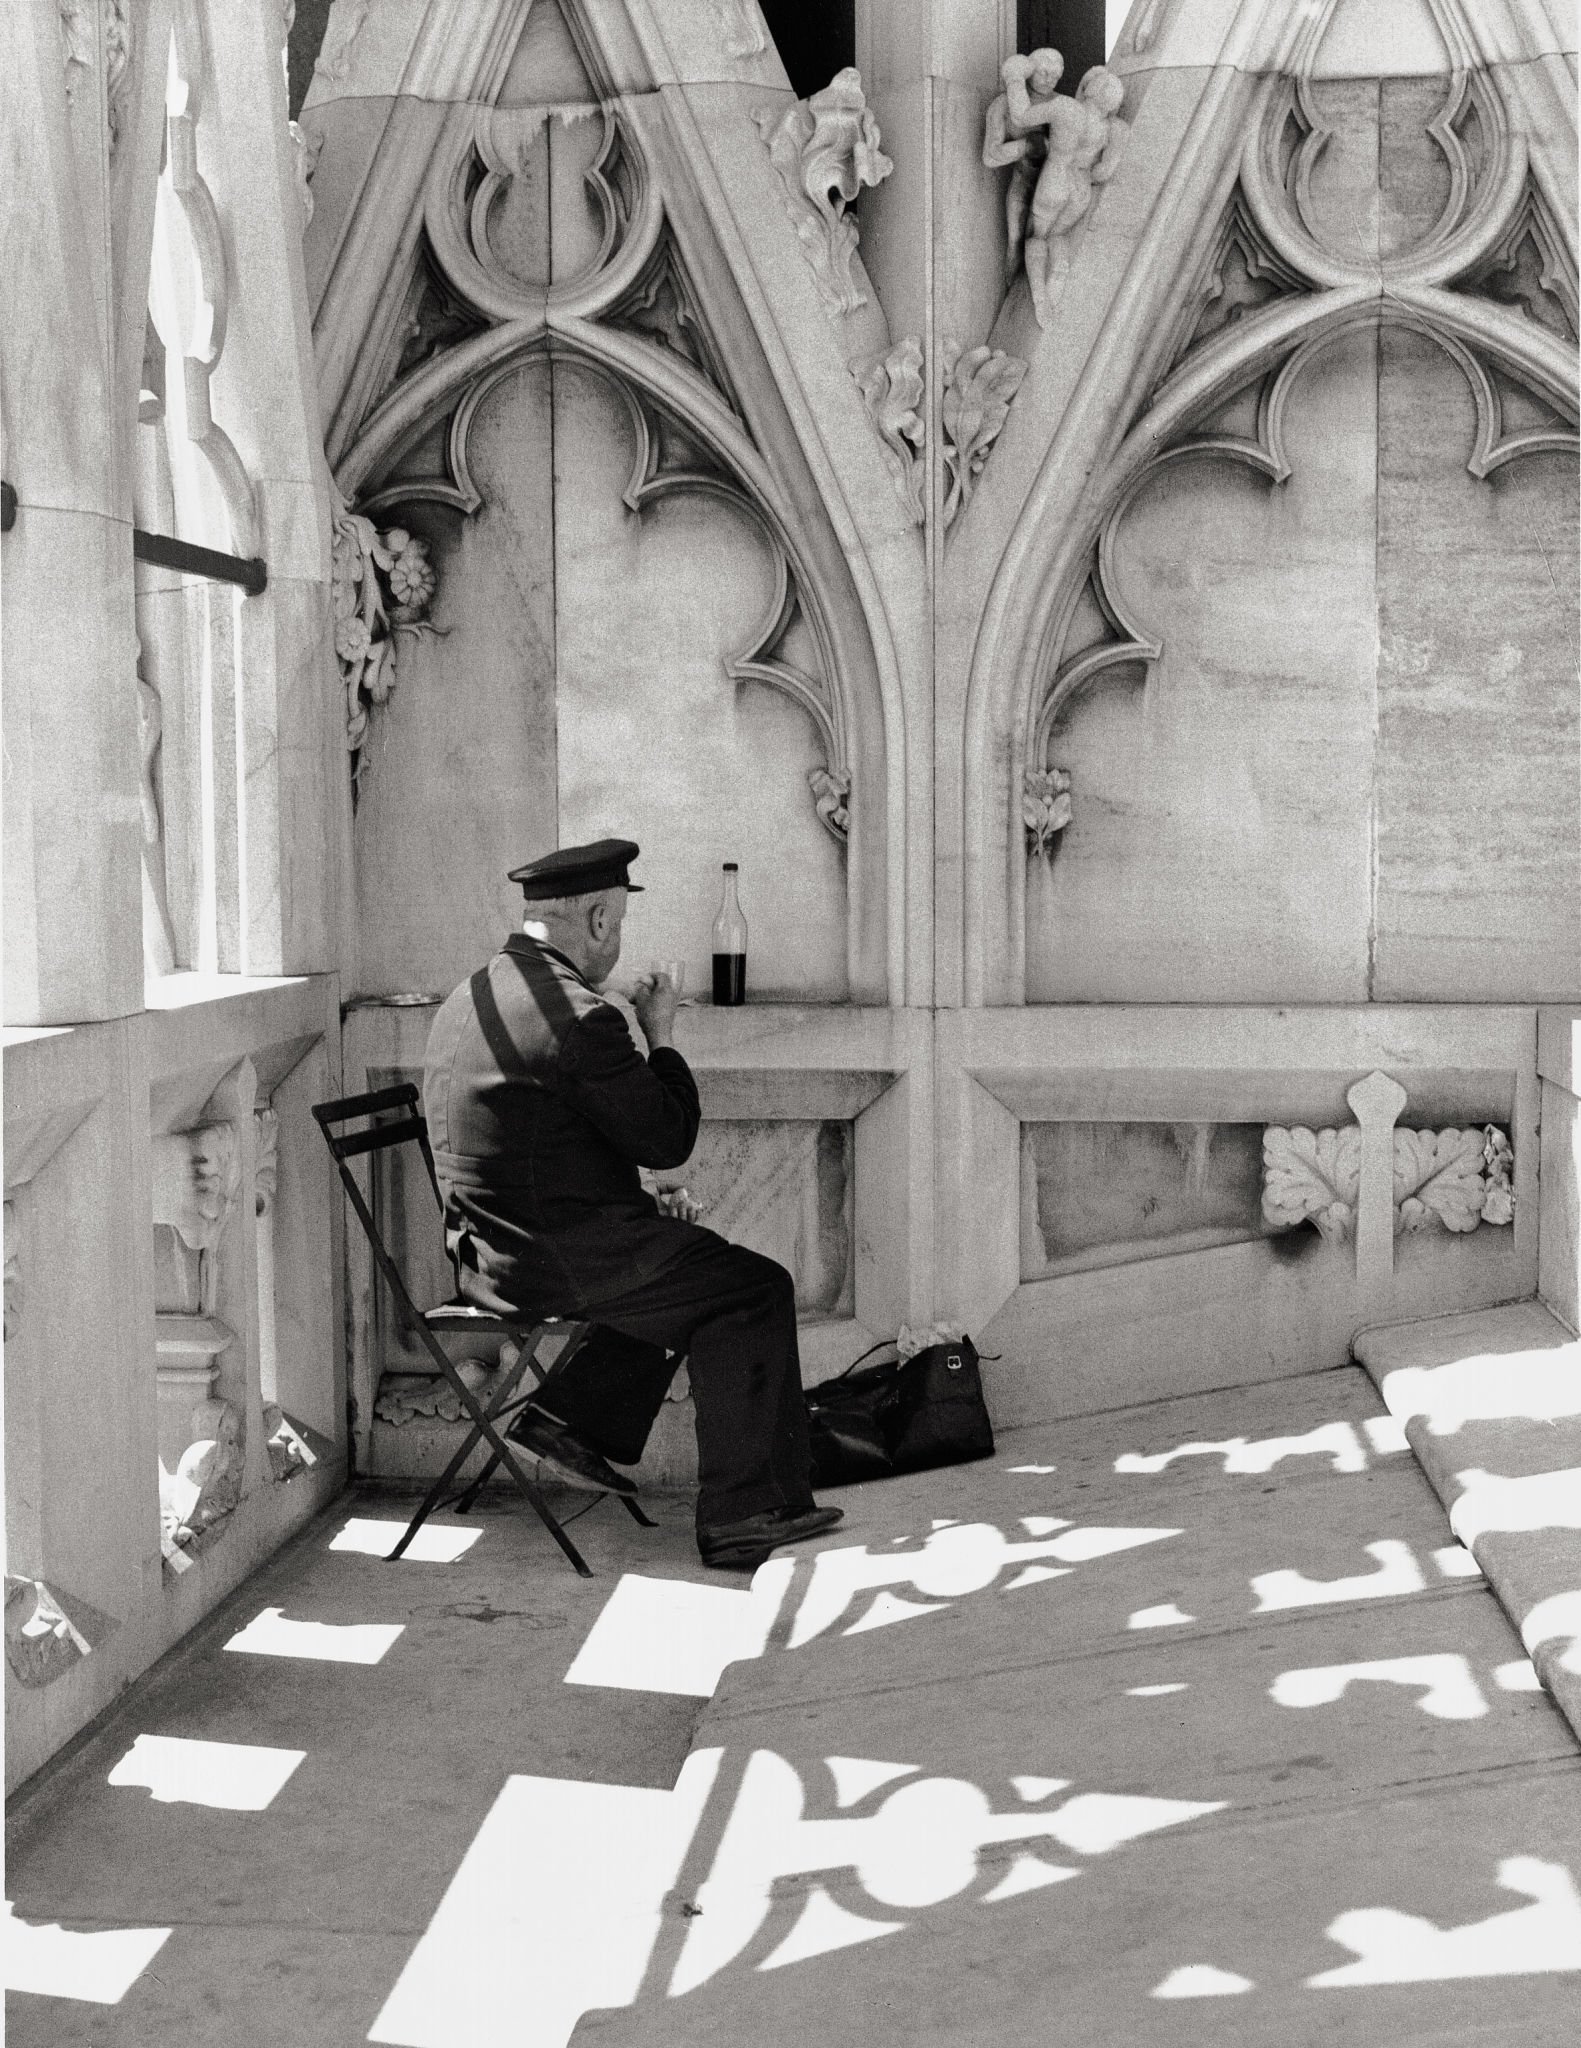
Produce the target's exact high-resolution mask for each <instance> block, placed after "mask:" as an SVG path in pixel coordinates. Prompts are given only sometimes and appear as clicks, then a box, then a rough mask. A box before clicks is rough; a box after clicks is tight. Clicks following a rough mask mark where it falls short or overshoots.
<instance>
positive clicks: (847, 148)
mask: <svg viewBox="0 0 1581 2048" xmlns="http://www.w3.org/2000/svg"><path fill="white" fill-rule="evenodd" d="M752 118H753V120H754V121H755V122H756V123H757V129H758V133H759V134H760V135H761V136H762V138H763V140H764V143H765V144H766V145H767V148H768V152H769V157H770V159H771V161H772V162H773V165H774V168H775V169H776V170H777V171H778V172H779V174H780V178H781V180H782V182H783V184H784V186H785V210H786V212H787V213H788V214H789V215H790V218H791V223H792V225H793V226H794V228H795V230H796V238H797V240H798V241H799V242H800V243H801V246H802V253H803V254H804V255H805V256H806V258H807V261H808V263H809V264H810V265H811V267H812V273H813V277H814V279H815V281H816V283H817V286H818V292H819V296H820V297H821V298H822V300H823V302H824V304H825V305H826V306H827V307H828V308H829V309H830V311H831V312H835V313H854V312H855V311H856V310H857V308H858V307H859V306H865V305H866V304H867V294H866V292H864V291H863V290H862V288H861V287H860V285H858V283H857V282H856V279H855V277H854V275H853V273H852V268H851V266H852V263H853V261H854V259H855V256H856V249H857V241H858V234H857V225H856V222H855V221H854V220H853V219H852V218H851V217H850V215H849V214H848V213H847V211H846V209H847V207H848V206H850V205H851V203H852V201H853V200H854V199H855V198H856V196H857V194H858V193H859V192H860V191H861V189H862V187H863V186H864V185H880V184H882V183H883V181H884V179H885V178H887V177H888V176H889V174H890V172H891V171H892V170H893V169H894V168H895V166H894V164H893V162H892V161H891V160H890V158H889V157H887V156H885V154H884V152H883V150H882V148H881V147H880V139H881V138H880V136H879V130H878V122H877V120H876V119H875V118H874V116H873V114H872V113H871V111H870V110H869V108H868V104H867V101H866V98H865V97H864V96H863V92H862V77H861V73H860V72H859V71H858V70H857V69H856V67H855V65H847V66H846V68H845V70H843V71H838V72H836V73H835V75H834V77H833V78H832V79H831V80H830V81H829V83H828V84H827V85H826V86H825V87H824V88H823V90H822V91H821V92H815V93H814V94H812V96H811V98H809V99H805V100H797V101H796V102H795V103H794V104H793V105H792V106H789V107H787V108H785V109H784V110H783V112H782V111H781V110H780V109H778V108H776V107H755V108H754V109H753V110H752Z"/></svg>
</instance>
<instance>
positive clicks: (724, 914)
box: [714, 860, 747, 1009]
mask: <svg viewBox="0 0 1581 2048" xmlns="http://www.w3.org/2000/svg"><path fill="white" fill-rule="evenodd" d="M738 872H739V870H738V869H737V867H736V863H735V862H734V861H733V860H727V861H726V862H725V895H724V901H723V902H722V903H721V904H720V906H719V915H718V916H717V917H716V918H715V919H714V1002H715V1003H716V1005H718V1007H719V1008H721V1009H728V1008H730V1007H732V1006H734V1005H735V1004H737V1003H744V1002H745V1001H746V999H747V921H746V919H745V918H744V917H743V916H742V915H741V901H740V898H739V897H738V896H737V895H736V875H737V873H738Z"/></svg>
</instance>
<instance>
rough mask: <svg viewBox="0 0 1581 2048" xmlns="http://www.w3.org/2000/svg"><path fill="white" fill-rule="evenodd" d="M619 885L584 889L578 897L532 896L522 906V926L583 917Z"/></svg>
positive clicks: (610, 894)
mask: <svg viewBox="0 0 1581 2048" xmlns="http://www.w3.org/2000/svg"><path fill="white" fill-rule="evenodd" d="M618 887H620V884H619V883H611V884H610V885H609V886H608V887H607V888H603V889H585V890H584V891H583V892H582V894H581V895H580V896H534V897H530V898H529V899H528V900H527V901H526V902H524V903H523V904H522V922H523V924H547V923H548V922H550V920H552V919H554V918H566V917H576V916H579V915H585V914H586V913H587V911H589V910H591V908H592V907H593V905H594V904H595V903H598V902H601V901H602V900H603V899H604V898H606V897H609V896H613V895H614V893H615V890H616V889H617V888H618Z"/></svg>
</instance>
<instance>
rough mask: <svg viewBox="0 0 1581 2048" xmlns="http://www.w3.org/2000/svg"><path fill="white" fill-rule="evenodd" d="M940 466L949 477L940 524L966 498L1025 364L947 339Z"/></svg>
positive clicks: (992, 350)
mask: <svg viewBox="0 0 1581 2048" xmlns="http://www.w3.org/2000/svg"><path fill="white" fill-rule="evenodd" d="M943 359H944V403H943V407H942V409H941V419H942V425H943V428H944V468H945V473H946V474H947V475H948V477H949V479H950V488H949V494H948V496H947V497H946V498H945V501H944V523H945V525H946V526H948V525H949V524H950V521H951V520H952V519H954V517H955V515H956V514H957V512H959V511H961V510H962V509H963V508H964V507H965V506H966V505H967V504H968V503H969V502H970V499H971V495H972V492H973V491H974V490H975V489H976V488H977V479H978V477H979V476H981V474H982V472H983V467H984V465H985V464H986V463H987V461H988V451H989V450H990V449H991V448H992V447H993V445H994V443H995V441H997V440H998V438H999V434H1000V430H1001V429H1002V428H1003V426H1004V424H1005V421H1006V420H1007V419H1008V418H1009V416H1010V401H1011V400H1012V399H1013V398H1014V397H1015V395H1016V393H1017V392H1018V391H1019V390H1020V388H1021V380H1022V378H1023V377H1024V376H1025V375H1026V373H1027V366H1026V364H1025V363H1024V362H1022V361H1021V359H1020V357H1019V356H1012V355H1007V354H1006V353H1005V351H1004V350H1003V349H1002V348H988V347H986V346H984V347H981V348H969V349H966V350H964V351H963V349H962V347H961V344H960V343H959V342H958V341H947V342H946V343H945V344H944V349H943Z"/></svg>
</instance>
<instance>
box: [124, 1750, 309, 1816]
mask: <svg viewBox="0 0 1581 2048" xmlns="http://www.w3.org/2000/svg"><path fill="white" fill-rule="evenodd" d="M306 1755H307V1751H306V1750H305V1749H264V1748H260V1747H257V1746H255V1745H254V1744H252V1743H249V1742H201V1741H198V1740H196V1739H195V1738H193V1737H191V1736H185V1735H139V1736H138V1738H137V1740H136V1741H135V1742H134V1743H133V1744H132V1746H131V1748H130V1749H129V1750H128V1751H127V1752H126V1754H125V1756H123V1757H122V1758H121V1760H120V1762H119V1763H118V1764H117V1765H116V1766H115V1768H114V1770H113V1771H111V1773H110V1775H109V1777H108V1778H107V1779H106V1780H105V1782H106V1783H107V1784H110V1785H132V1786H141V1787H144V1788H145V1789H146V1790H147V1791H149V1792H151V1793H152V1794H153V1796H154V1798H155V1799H156V1800H157V1801H158V1802H159V1803H160V1804H161V1805H170V1806H174V1805H180V1806H213V1807H218V1808H220V1809H221V1810H222V1811H224V1812H228V1813H262V1812H263V1811H264V1810H265V1809H266V1808H267V1807H268V1806H269V1805H270V1804H271V1802H272V1801H273V1800H274V1798H275V1795H276V1794H277V1793H278V1792H279V1791H280V1789H281V1787H282V1786H283V1785H284V1784H285V1783H286V1781H287V1780H288V1779H289V1778H290V1776H291V1774H292V1772H293V1771H294V1770H295V1769H296V1767H297V1765H298V1764H299V1763H301V1761H302V1759H303V1758H304V1757H305V1756H306Z"/></svg>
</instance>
